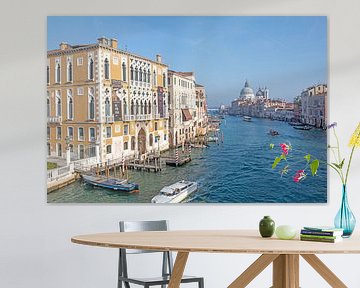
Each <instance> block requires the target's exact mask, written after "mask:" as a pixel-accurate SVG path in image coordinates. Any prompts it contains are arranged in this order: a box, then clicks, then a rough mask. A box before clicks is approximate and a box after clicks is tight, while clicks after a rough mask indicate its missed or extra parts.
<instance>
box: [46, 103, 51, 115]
mask: <svg viewBox="0 0 360 288" xmlns="http://www.w3.org/2000/svg"><path fill="white" fill-rule="evenodd" d="M46 114H47V117H50V99H49V98H46Z"/></svg>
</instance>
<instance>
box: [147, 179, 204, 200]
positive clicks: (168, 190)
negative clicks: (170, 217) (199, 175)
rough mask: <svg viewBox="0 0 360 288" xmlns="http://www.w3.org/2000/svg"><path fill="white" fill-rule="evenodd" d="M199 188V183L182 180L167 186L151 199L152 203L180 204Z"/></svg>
mask: <svg viewBox="0 0 360 288" xmlns="http://www.w3.org/2000/svg"><path fill="white" fill-rule="evenodd" d="M197 188H198V183H197V182H192V181H187V180H181V181H178V182H176V183H174V184H172V185H170V186H165V187H164V188H162V189H161V190H160V193H159V194H158V195H156V196H154V197H153V198H152V199H151V203H180V202H181V201H183V200H184V199H185V198H186V197H188V196H189V195H190V194H192V193H193V192H195V191H196V190H197Z"/></svg>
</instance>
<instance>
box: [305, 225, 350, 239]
mask: <svg viewBox="0 0 360 288" xmlns="http://www.w3.org/2000/svg"><path fill="white" fill-rule="evenodd" d="M342 235H343V229H341V228H334V227H304V228H303V229H301V232H300V239H301V240H302V241H316V242H328V243H336V242H339V241H342V239H343V238H342Z"/></svg>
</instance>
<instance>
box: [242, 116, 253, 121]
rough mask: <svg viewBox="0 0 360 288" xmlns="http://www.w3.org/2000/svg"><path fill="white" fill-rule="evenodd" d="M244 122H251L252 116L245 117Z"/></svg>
mask: <svg viewBox="0 0 360 288" xmlns="http://www.w3.org/2000/svg"><path fill="white" fill-rule="evenodd" d="M243 120H244V121H247V122H251V117H250V116H244V117H243Z"/></svg>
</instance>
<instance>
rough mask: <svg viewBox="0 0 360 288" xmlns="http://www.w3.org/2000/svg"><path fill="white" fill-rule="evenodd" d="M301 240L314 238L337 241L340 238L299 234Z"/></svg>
mask: <svg viewBox="0 0 360 288" xmlns="http://www.w3.org/2000/svg"><path fill="white" fill-rule="evenodd" d="M300 236H301V237H303V238H314V239H337V238H341V236H325V235H307V234H300Z"/></svg>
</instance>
